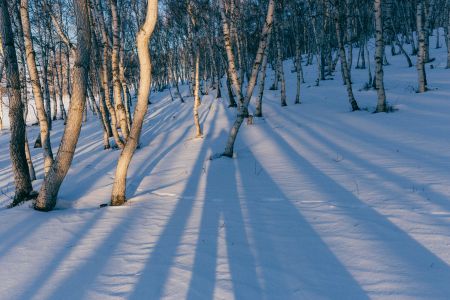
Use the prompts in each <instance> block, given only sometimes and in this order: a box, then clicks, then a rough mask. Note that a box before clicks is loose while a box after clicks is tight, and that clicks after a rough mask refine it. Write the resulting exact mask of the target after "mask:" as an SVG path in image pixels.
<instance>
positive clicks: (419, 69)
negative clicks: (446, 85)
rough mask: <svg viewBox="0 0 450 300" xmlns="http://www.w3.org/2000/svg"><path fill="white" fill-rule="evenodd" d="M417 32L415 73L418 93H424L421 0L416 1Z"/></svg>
mask: <svg viewBox="0 0 450 300" xmlns="http://www.w3.org/2000/svg"><path fill="white" fill-rule="evenodd" d="M416 22H417V34H418V40H419V52H418V53H417V64H416V67H417V73H418V77H419V89H418V92H419V93H424V92H426V90H427V76H426V73H425V59H426V58H425V52H426V44H425V39H426V37H425V32H424V30H423V3H422V2H421V0H419V2H418V3H417V19H416Z"/></svg>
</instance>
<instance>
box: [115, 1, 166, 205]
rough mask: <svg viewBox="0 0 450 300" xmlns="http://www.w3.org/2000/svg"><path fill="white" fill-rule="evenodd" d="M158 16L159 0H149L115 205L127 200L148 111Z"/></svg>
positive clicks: (120, 160)
mask: <svg viewBox="0 0 450 300" xmlns="http://www.w3.org/2000/svg"><path fill="white" fill-rule="evenodd" d="M157 16H158V1H157V0H148V3H147V15H146V18H145V22H144V24H143V25H142V27H141V29H140V30H139V32H138V34H137V37H136V45H137V49H138V55H139V67H140V81H139V92H138V102H137V104H136V108H135V111H134V118H133V124H132V125H131V131H130V136H129V138H128V142H127V143H126V145H125V147H124V149H123V150H122V153H121V154H120V157H119V161H118V163H117V168H116V175H115V178H114V185H113V191H112V195H111V205H113V206H118V205H122V204H123V203H124V202H125V201H126V177H127V172H128V166H129V165H130V162H131V159H132V157H133V154H134V151H135V150H136V147H137V145H138V141H139V136H140V134H141V129H142V123H143V122H144V117H145V114H146V113H147V107H148V97H149V94H150V86H151V74H152V63H151V59H150V52H149V49H148V42H149V40H150V38H151V36H152V34H153V31H154V29H155V25H156V20H157Z"/></svg>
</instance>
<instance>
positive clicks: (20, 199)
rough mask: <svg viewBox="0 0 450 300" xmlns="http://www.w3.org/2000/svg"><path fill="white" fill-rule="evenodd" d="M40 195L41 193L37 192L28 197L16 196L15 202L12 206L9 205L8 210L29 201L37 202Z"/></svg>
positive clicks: (32, 192)
mask: <svg viewBox="0 0 450 300" xmlns="http://www.w3.org/2000/svg"><path fill="white" fill-rule="evenodd" d="M38 195H39V193H38V192H36V191H31V192H30V193H29V194H27V195H16V196H14V199H13V202H12V203H11V204H10V205H8V208H13V207H16V206H18V205H21V204H23V203H25V202H26V201H29V200H35V199H36V198H37V197H38Z"/></svg>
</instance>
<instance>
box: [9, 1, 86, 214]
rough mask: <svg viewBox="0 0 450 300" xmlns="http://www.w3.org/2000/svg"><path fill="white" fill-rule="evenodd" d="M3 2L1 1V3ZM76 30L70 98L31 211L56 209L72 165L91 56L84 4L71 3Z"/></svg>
mask: <svg viewBox="0 0 450 300" xmlns="http://www.w3.org/2000/svg"><path fill="white" fill-rule="evenodd" d="M3 1H4V0H3ZM73 7H74V12H75V20H76V28H77V49H76V51H75V54H76V56H75V63H74V68H73V85H74V89H73V95H72V99H71V101H70V106H69V114H68V118H67V123H66V127H65V128H64V134H63V137H62V139H61V143H60V146H59V149H58V154H57V155H56V159H55V161H54V163H53V166H52V168H50V171H49V172H48V174H47V176H46V177H45V179H44V182H43V183H42V186H41V190H40V192H39V196H38V198H37V200H36V204H35V209H36V210H41V211H50V210H52V209H53V208H54V207H55V205H56V200H57V197H58V192H59V188H60V187H61V184H62V182H63V180H64V178H65V177H66V174H67V172H68V171H69V168H70V165H71V163H72V159H73V156H74V154H75V149H76V146H77V142H78V137H79V135H80V130H81V122H82V118H83V110H84V107H85V102H86V88H87V78H88V74H89V62H90V55H91V29H90V26H89V14H88V6H87V1H86V0H73Z"/></svg>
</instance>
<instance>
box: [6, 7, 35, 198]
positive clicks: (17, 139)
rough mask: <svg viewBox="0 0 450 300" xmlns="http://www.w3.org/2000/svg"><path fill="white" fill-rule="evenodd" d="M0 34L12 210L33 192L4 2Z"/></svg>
mask: <svg viewBox="0 0 450 300" xmlns="http://www.w3.org/2000/svg"><path fill="white" fill-rule="evenodd" d="M0 30H1V31H0V33H1V37H2V48H3V53H4V56H5V71H6V80H7V83H8V86H9V95H10V97H9V122H10V131H11V140H10V143H9V153H10V158H11V164H12V169H13V173H14V182H15V193H14V199H13V202H12V204H11V205H12V206H15V205H18V204H20V203H21V202H23V201H25V200H28V199H30V197H31V196H32V192H33V187H32V185H31V179H30V173H29V170H28V165H27V160H26V156H25V120H24V113H23V111H24V107H23V102H22V96H21V91H20V74H19V67H18V64H17V56H16V49H15V47H14V36H13V31H12V28H11V20H10V16H9V13H8V4H7V2H6V0H0Z"/></svg>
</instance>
